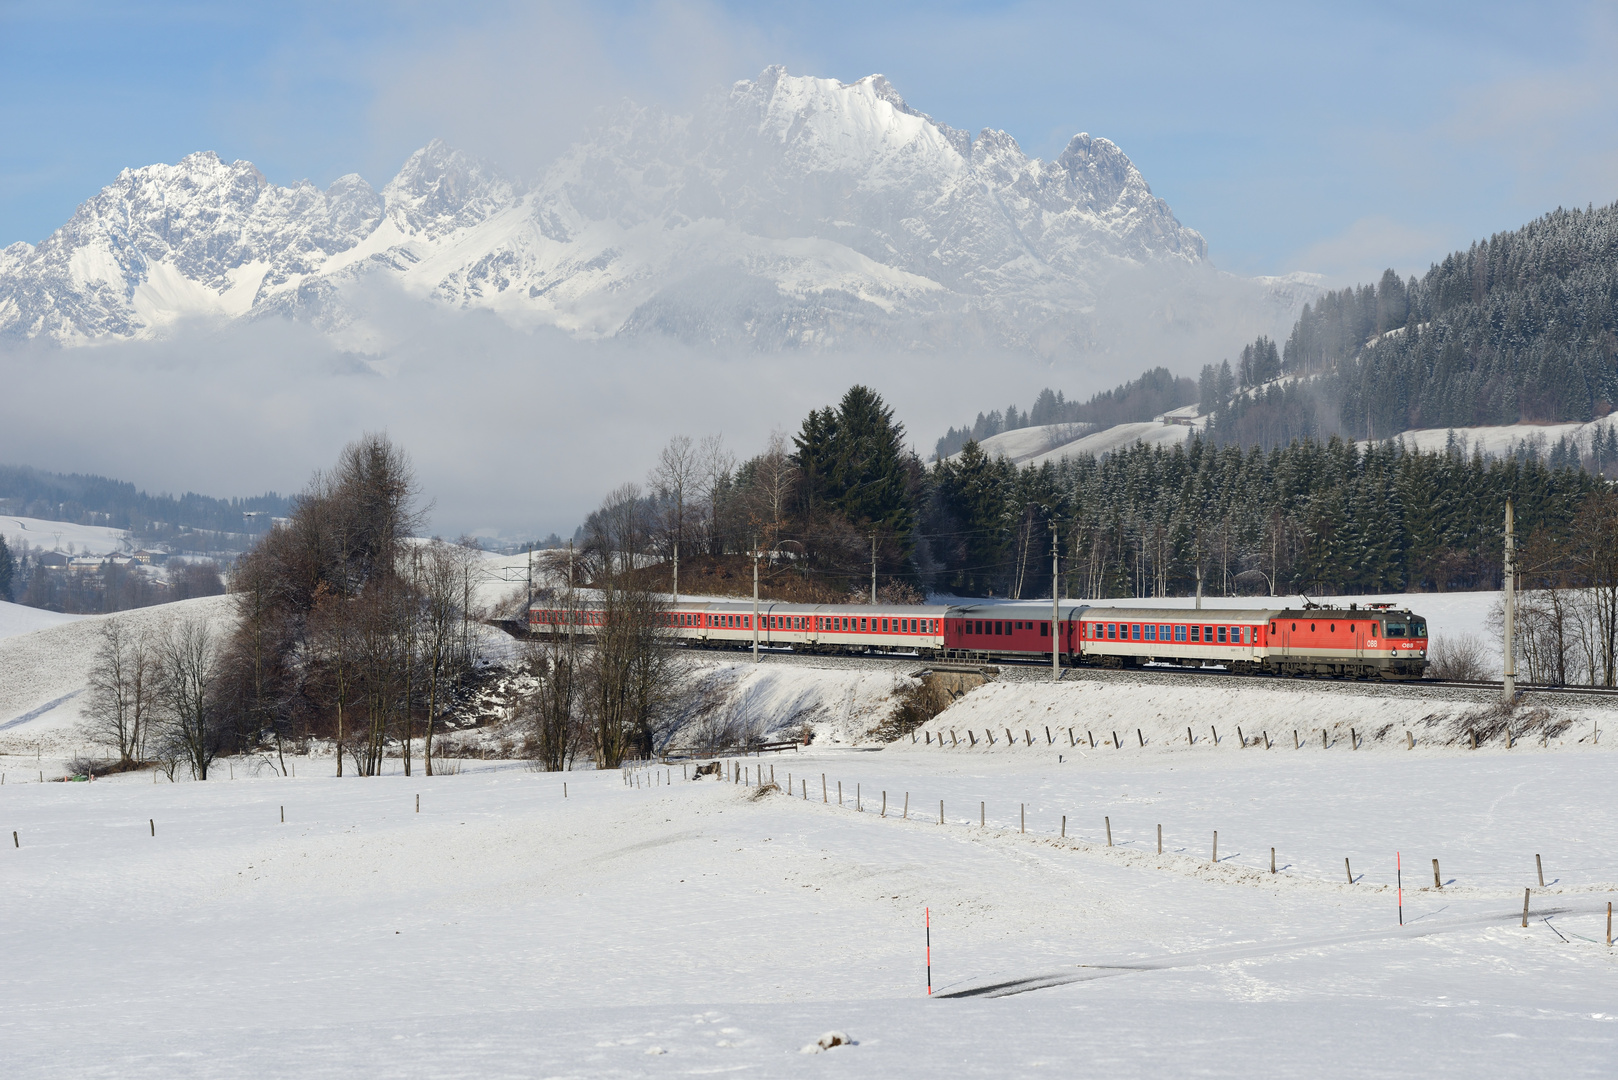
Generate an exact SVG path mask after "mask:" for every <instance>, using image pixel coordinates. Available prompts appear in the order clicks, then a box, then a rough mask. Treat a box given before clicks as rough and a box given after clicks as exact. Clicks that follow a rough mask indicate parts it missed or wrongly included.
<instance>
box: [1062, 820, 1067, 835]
mask: <svg viewBox="0 0 1618 1080" xmlns="http://www.w3.org/2000/svg"><path fill="white" fill-rule="evenodd" d="M1062 839H1063V840H1066V839H1067V815H1066V814H1063V815H1062Z"/></svg>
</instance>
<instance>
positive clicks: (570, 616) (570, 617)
mask: <svg viewBox="0 0 1618 1080" xmlns="http://www.w3.org/2000/svg"><path fill="white" fill-rule="evenodd" d="M574 607H575V605H574V603H573V541H571V540H569V541H568V542H567V610H566V611H565V612H563V617H564V618H566V619H567V647H568V651H569V653H570V654H571V652H572V649H573V623H574V622H575V621H576V620H575V617H574Z"/></svg>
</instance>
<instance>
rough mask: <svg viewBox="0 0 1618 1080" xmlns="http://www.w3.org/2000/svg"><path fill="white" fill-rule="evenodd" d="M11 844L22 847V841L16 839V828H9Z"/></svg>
mask: <svg viewBox="0 0 1618 1080" xmlns="http://www.w3.org/2000/svg"><path fill="white" fill-rule="evenodd" d="M40 783H44V781H43V780H41V781H40ZM11 846H12V847H14V848H20V847H22V841H21V840H18V839H17V830H16V829H12V830H11Z"/></svg>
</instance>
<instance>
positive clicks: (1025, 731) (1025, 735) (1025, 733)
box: [1022, 728, 1034, 746]
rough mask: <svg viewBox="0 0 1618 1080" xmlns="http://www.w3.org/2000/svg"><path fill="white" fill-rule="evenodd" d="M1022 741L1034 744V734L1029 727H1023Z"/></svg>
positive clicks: (1030, 744) (1029, 744)
mask: <svg viewBox="0 0 1618 1080" xmlns="http://www.w3.org/2000/svg"><path fill="white" fill-rule="evenodd" d="M1022 741H1023V743H1024V744H1025V745H1028V746H1033V745H1034V736H1033V734H1032V733H1031V732H1030V731H1029V730H1028V729H1027V728H1023V729H1022Z"/></svg>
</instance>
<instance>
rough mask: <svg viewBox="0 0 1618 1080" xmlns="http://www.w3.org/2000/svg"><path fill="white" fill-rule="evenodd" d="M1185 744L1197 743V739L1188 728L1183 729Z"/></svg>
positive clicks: (1193, 744)
mask: <svg viewBox="0 0 1618 1080" xmlns="http://www.w3.org/2000/svg"><path fill="white" fill-rule="evenodd" d="M1185 744H1186V745H1187V746H1195V745H1197V740H1196V739H1195V738H1194V737H1193V736H1192V734H1191V729H1190V728H1186V729H1185Z"/></svg>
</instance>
